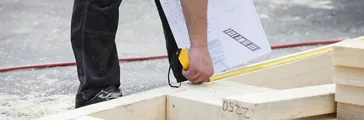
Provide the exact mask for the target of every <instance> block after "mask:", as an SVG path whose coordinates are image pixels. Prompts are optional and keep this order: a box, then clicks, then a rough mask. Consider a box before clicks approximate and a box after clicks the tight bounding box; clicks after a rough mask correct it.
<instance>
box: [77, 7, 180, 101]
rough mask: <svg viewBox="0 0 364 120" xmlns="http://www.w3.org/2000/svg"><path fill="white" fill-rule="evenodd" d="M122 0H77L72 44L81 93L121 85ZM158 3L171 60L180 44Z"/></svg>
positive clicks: (93, 92)
mask: <svg viewBox="0 0 364 120" xmlns="http://www.w3.org/2000/svg"><path fill="white" fill-rule="evenodd" d="M121 1H122V0H75V1H74V6H73V13H72V21H71V43H72V49H73V52H74V56H75V59H76V63H77V74H78V79H79V81H80V86H79V89H78V92H77V94H78V95H80V94H82V95H81V96H83V97H85V96H89V97H91V96H92V94H95V92H98V91H99V90H101V89H102V88H105V87H107V86H110V85H114V86H116V87H119V86H120V67H119V62H118V54H117V48H116V44H115V35H116V32H117V28H118V20H119V6H120V3H121ZM155 3H156V6H157V10H158V13H159V16H160V19H161V22H162V25H163V30H164V36H165V40H166V48H167V53H168V56H169V61H170V60H171V55H172V54H175V53H176V51H177V50H178V47H177V45H176V43H175V40H174V37H173V35H172V32H171V30H170V27H169V25H168V22H167V20H166V17H165V15H164V12H163V10H162V8H161V5H160V2H159V0H155ZM125 17H127V16H125ZM121 37H122V36H121ZM166 70H167V69H166ZM121 74H122V73H121Z"/></svg>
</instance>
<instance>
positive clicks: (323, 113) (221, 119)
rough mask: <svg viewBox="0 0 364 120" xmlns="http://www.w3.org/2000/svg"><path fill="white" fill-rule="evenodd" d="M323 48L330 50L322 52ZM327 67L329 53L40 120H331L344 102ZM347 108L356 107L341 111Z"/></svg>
mask: <svg viewBox="0 0 364 120" xmlns="http://www.w3.org/2000/svg"><path fill="white" fill-rule="evenodd" d="M328 47H330V48H331V47H332V46H325V47H323V48H328ZM319 49H322V48H317V49H313V50H308V51H304V52H301V53H297V54H304V53H307V52H310V51H315V50H319ZM297 54H294V55H297ZM294 55H289V56H294ZM289 56H288V57H289ZM285 57H287V56H285ZM285 57H282V58H277V59H284V58H285ZM266 62H267V61H265V62H262V63H258V64H257V65H259V64H265V63H266ZM332 64H333V63H332V51H328V52H324V53H320V54H315V55H312V56H309V57H305V58H300V59H296V60H294V61H291V62H287V63H284V64H278V65H274V66H271V67H268V68H264V69H260V70H256V71H252V72H248V73H244V74H240V75H237V76H233V77H229V78H224V79H221V80H218V81H212V82H208V83H204V84H202V85H191V84H189V83H188V82H186V83H183V84H182V86H181V87H180V88H171V87H169V86H167V87H161V88H156V89H153V90H149V91H146V92H141V93H136V94H133V95H129V96H125V97H122V98H118V99H114V100H110V101H107V102H102V103H98V104H94V105H89V106H86V107H82V108H79V109H74V110H70V111H67V112H63V113H58V114H54V115H50V116H45V117H43V118H39V120H83V119H87V120H245V119H254V120H259V119H270V120H272V119H274V120H275V119H278V120H279V119H297V120H306V119H307V120H312V119H320V120H321V119H323V120H336V112H337V105H341V106H343V105H345V103H339V104H337V103H336V101H335V92H336V85H334V83H333V80H332V77H333V73H334V72H333V69H334V67H333V65H332ZM340 89H342V88H340ZM348 107H351V108H354V107H357V106H354V107H353V106H348V105H346V106H345V107H341V108H340V110H343V109H348ZM279 108H280V109H279ZM277 109H279V110H277ZM358 109H359V108H358ZM340 114H341V115H344V114H350V113H347V112H346V113H345V112H342V113H340Z"/></svg>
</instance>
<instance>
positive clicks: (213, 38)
mask: <svg viewBox="0 0 364 120" xmlns="http://www.w3.org/2000/svg"><path fill="white" fill-rule="evenodd" d="M161 4H162V8H163V10H164V12H165V15H166V17H167V20H168V22H169V25H170V27H171V30H172V33H173V35H174V36H175V40H176V43H177V46H178V47H179V48H189V47H190V40H189V35H188V31H187V25H186V22H185V19H184V15H183V12H182V7H181V3H180V0H161ZM208 45H209V52H210V54H211V57H212V59H213V65H214V71H215V73H220V72H223V71H225V70H228V69H230V68H233V67H236V66H238V65H241V64H244V63H246V62H248V61H251V60H253V59H255V58H257V57H260V56H262V55H264V54H267V53H269V52H271V48H270V45H269V42H268V39H267V37H266V34H265V32H264V29H263V27H262V25H261V22H260V19H259V17H258V15H257V13H256V11H255V7H254V4H253V1H252V0H209V5H208Z"/></svg>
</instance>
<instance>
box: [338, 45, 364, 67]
mask: <svg viewBox="0 0 364 120" xmlns="http://www.w3.org/2000/svg"><path fill="white" fill-rule="evenodd" d="M332 60H333V64H334V65H335V66H347V67H358V68H364V62H363V61H364V40H360V39H349V40H344V41H341V42H339V43H337V44H335V45H334V46H333V59H332Z"/></svg>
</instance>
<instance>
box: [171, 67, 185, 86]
mask: <svg viewBox="0 0 364 120" xmlns="http://www.w3.org/2000/svg"><path fill="white" fill-rule="evenodd" d="M171 69H172V67H171V66H169V69H168V84H169V86H171V87H174V88H179V87H180V86H181V84H182V83H179V86H173V85H172V84H171V80H170V78H169V74H170V72H171Z"/></svg>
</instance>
